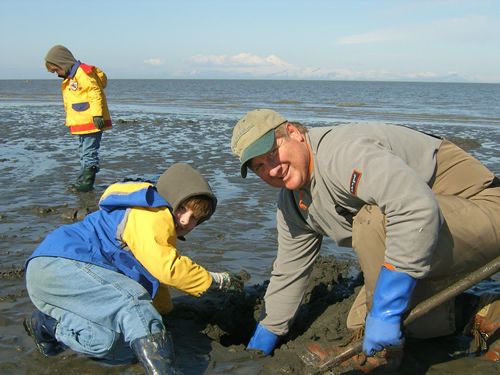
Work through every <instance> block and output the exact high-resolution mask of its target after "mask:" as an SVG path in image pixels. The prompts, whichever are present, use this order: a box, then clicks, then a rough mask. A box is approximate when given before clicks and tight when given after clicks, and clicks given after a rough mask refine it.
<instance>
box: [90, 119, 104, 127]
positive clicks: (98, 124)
mask: <svg viewBox="0 0 500 375" xmlns="http://www.w3.org/2000/svg"><path fill="white" fill-rule="evenodd" d="M92 119H93V120H94V126H95V127H96V128H97V129H99V130H102V129H104V119H103V118H102V116H94V117H93V118H92Z"/></svg>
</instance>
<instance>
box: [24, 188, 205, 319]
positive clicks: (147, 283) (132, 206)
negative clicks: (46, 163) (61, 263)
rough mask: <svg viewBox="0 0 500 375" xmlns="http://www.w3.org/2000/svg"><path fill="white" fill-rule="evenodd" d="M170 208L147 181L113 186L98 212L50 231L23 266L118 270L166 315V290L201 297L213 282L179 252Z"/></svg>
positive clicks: (105, 194)
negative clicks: (66, 263) (69, 262)
mask: <svg viewBox="0 0 500 375" xmlns="http://www.w3.org/2000/svg"><path fill="white" fill-rule="evenodd" d="M170 210H171V207H170V205H169V203H168V202H167V201H165V199H164V198H162V197H161V196H160V194H159V193H158V191H157V190H156V188H155V187H154V186H153V185H151V184H149V183H141V182H129V183H116V184H113V185H111V186H109V187H108V188H107V189H106V191H105V192H104V194H103V195H102V197H101V199H100V201H99V210H98V211H95V212H93V213H91V214H89V215H87V216H86V217H85V219H84V220H82V221H80V222H77V223H73V224H70V225H63V226H61V227H59V228H58V229H56V230H55V231H53V232H52V233H50V234H49V235H48V236H47V237H46V238H45V240H44V241H43V242H42V243H41V244H40V245H39V246H38V247H37V249H36V250H35V251H34V252H33V254H32V255H31V256H30V257H29V259H28V261H27V262H29V261H30V260H31V259H33V258H35V257H39V256H51V257H62V258H68V259H74V260H78V261H81V262H86V263H92V264H95V265H98V266H101V267H104V268H107V269H110V270H113V271H116V272H120V273H122V274H124V275H126V276H128V277H129V278H131V279H133V280H135V281H137V282H138V283H139V284H141V285H142V286H143V287H144V288H145V289H146V290H147V291H148V292H149V293H150V295H151V297H152V298H153V304H154V306H155V307H156V309H157V310H158V311H159V312H160V313H161V314H165V313H167V312H168V311H170V310H171V309H172V301H171V298H170V294H169V291H168V289H169V287H174V288H176V289H178V290H180V291H181V292H184V293H187V294H190V295H193V296H200V295H201V294H203V293H204V292H206V291H207V290H208V288H209V287H210V285H211V284H212V277H211V275H210V273H209V272H208V271H207V270H206V269H205V268H204V267H202V266H200V265H198V264H196V263H195V262H193V261H192V260H191V259H190V258H188V257H186V256H183V255H181V254H179V253H178V252H177V249H176V241H177V234H176V229H175V222H174V219H173V216H172V213H171V211H170ZM62 282H63V281H62Z"/></svg>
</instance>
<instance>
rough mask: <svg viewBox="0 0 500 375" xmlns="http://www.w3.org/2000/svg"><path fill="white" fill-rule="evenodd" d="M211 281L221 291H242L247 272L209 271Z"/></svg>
mask: <svg viewBox="0 0 500 375" xmlns="http://www.w3.org/2000/svg"><path fill="white" fill-rule="evenodd" d="M210 274H211V275H212V279H213V283H212V285H215V286H216V287H217V288H218V289H220V290H222V291H223V292H238V293H239V292H242V291H243V286H244V282H245V281H247V280H248V279H249V277H247V275H248V273H246V272H245V274H241V272H240V274H236V273H233V272H210Z"/></svg>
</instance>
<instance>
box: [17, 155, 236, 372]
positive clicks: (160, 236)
mask: <svg viewBox="0 0 500 375" xmlns="http://www.w3.org/2000/svg"><path fill="white" fill-rule="evenodd" d="M216 206H217V199H216V197H215V195H214V194H213V192H212V189H211V188H210V186H209V185H208V183H207V182H206V180H205V179H204V178H203V177H202V175H201V174H200V173H199V172H198V171H196V170H195V169H193V168H192V167H190V166H189V165H188V164H183V163H177V164H174V165H172V166H171V167H170V168H169V169H168V170H166V171H165V172H164V173H163V174H162V175H161V176H160V178H159V180H158V182H157V184H156V186H154V185H152V184H150V183H146V182H127V183H117V184H113V185H111V186H109V187H108V188H107V189H106V191H105V192H104V194H103V195H102V197H101V199H100V201H99V210H98V211H96V212H93V213H91V214H89V215H87V216H86V217H85V219H84V220H83V221H80V222H77V223H74V224H70V225H64V226H62V227H60V228H58V229H56V230H55V231H53V232H52V233H50V234H49V235H48V236H47V237H46V238H45V240H44V241H43V242H42V243H41V244H40V245H39V246H38V248H37V249H36V250H35V251H34V252H33V254H32V255H31V256H30V258H29V259H28V261H27V265H26V285H27V290H28V294H29V296H30V298H31V300H32V302H33V304H34V305H35V306H36V307H37V310H36V311H35V312H34V313H33V314H32V315H31V316H30V317H29V318H27V319H26V320H25V322H24V325H25V329H26V331H27V332H28V334H29V335H30V336H32V337H33V339H34V340H35V344H36V346H37V348H38V350H39V351H40V352H41V353H42V354H43V355H44V356H47V357H48V356H53V355H57V354H59V353H60V352H62V351H63V350H65V349H66V348H71V349H72V350H74V351H76V352H79V353H83V354H86V355H89V356H92V357H96V358H103V359H113V360H114V361H116V360H124V361H125V360H130V359H133V358H134V357H137V359H138V360H139V362H140V363H141V364H142V365H143V367H144V368H145V369H146V372H147V373H148V374H167V375H171V374H176V370H175V365H174V356H173V354H174V351H173V344H172V342H171V338H170V336H169V334H168V333H167V331H166V329H165V326H164V325H163V322H162V317H161V315H160V313H166V312H168V311H169V310H170V309H171V308H172V304H171V300H170V295H169V292H168V288H169V287H174V288H176V289H178V290H180V291H182V292H184V293H188V294H191V295H193V296H200V295H201V294H203V293H205V292H206V291H207V290H208V289H209V288H210V287H215V288H218V289H221V290H223V291H239V290H242V288H243V281H242V279H241V277H239V276H237V275H234V274H232V273H229V272H221V273H217V272H209V271H207V270H206V269H205V268H204V267H202V266H200V265H198V264H196V263H195V262H193V261H192V260H191V259H190V258H188V257H186V256H182V255H181V254H179V253H178V252H177V250H176V241H177V239H178V238H180V239H184V236H185V235H187V234H188V233H189V232H190V231H191V230H193V229H194V227H196V226H197V225H199V224H200V223H202V222H203V221H206V220H208V219H209V218H210V216H211V215H212V214H213V213H214V212H215V208H216Z"/></svg>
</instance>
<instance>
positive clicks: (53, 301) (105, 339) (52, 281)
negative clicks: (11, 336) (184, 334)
mask: <svg viewBox="0 0 500 375" xmlns="http://www.w3.org/2000/svg"><path fill="white" fill-rule="evenodd" d="M26 287H27V289H28V294H29V296H30V298H31V300H32V302H33V304H34V305H35V306H36V307H37V308H38V309H39V310H40V311H42V312H43V313H45V314H47V315H49V316H51V317H53V318H54V319H56V320H57V322H58V323H57V326H56V339H57V340H58V341H60V342H61V343H63V344H64V345H66V346H68V347H69V348H71V349H72V350H74V351H75V352H79V353H83V354H86V355H89V356H92V357H97V358H103V359H107V360H113V361H117V362H119V361H129V360H131V359H133V358H134V357H135V355H134V353H133V352H132V349H131V348H130V342H131V341H133V340H135V339H138V338H141V337H146V336H148V335H151V334H154V333H157V332H160V331H162V330H165V326H164V325H163V322H162V318H161V315H160V314H159V313H158V311H157V310H156V309H155V308H154V306H153V304H152V301H151V296H150V295H149V293H148V292H147V291H146V289H144V288H143V287H142V286H141V285H140V284H139V283H137V282H135V281H134V280H132V279H130V278H128V277H127V276H125V275H123V274H121V273H118V272H114V271H111V270H108V269H105V268H102V267H99V266H95V265H93V264H89V263H83V262H78V261H74V260H71V259H65V258H55V257H37V258H34V259H32V260H31V261H30V262H29V264H28V269H27V270H26Z"/></svg>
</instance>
